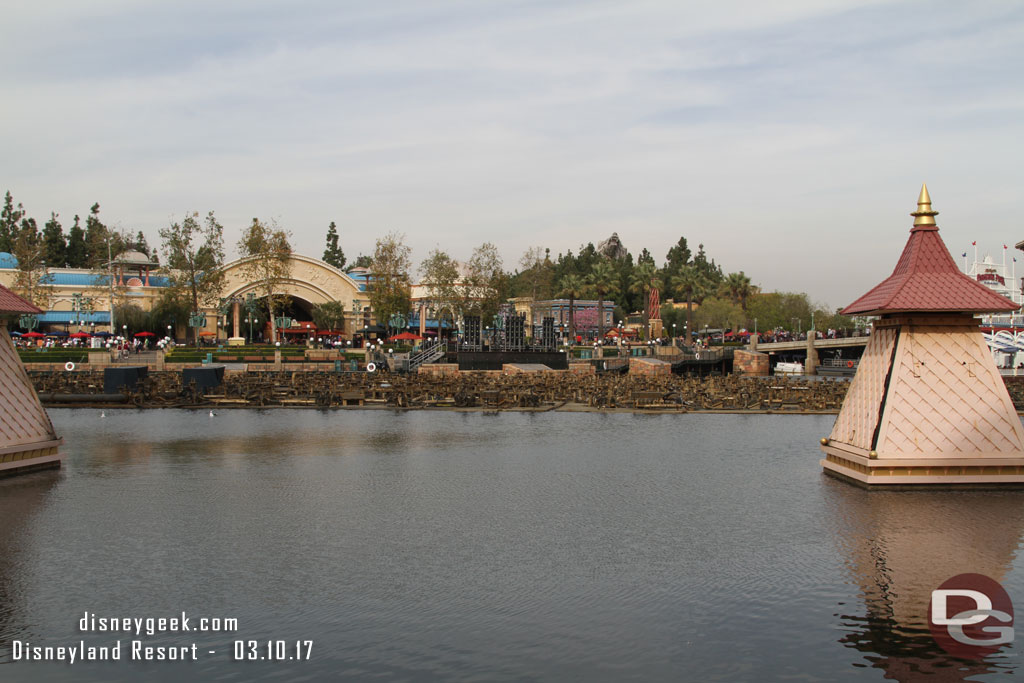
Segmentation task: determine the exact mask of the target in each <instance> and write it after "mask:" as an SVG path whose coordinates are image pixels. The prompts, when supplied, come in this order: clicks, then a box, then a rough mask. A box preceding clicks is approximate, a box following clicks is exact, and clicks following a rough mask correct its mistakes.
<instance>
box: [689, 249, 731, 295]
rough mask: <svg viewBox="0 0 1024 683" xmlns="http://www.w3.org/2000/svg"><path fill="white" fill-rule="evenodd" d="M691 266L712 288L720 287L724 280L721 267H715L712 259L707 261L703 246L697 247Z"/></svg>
mask: <svg viewBox="0 0 1024 683" xmlns="http://www.w3.org/2000/svg"><path fill="white" fill-rule="evenodd" d="M693 266H694V267H695V268H696V269H697V271H698V272H700V273H701V275H703V276H704V278H705V279H706V280H707V281H708V282H710V283H711V284H712V285H713V286H718V285H720V284H721V283H722V280H724V279H725V275H723V274H722V267H721V266H718V265H715V261H714V259H712V260H711V261H708V257H707V254H705V253H704V245H703V244H698V245H697V255H696V256H694V257H693Z"/></svg>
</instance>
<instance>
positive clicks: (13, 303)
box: [0, 285, 43, 315]
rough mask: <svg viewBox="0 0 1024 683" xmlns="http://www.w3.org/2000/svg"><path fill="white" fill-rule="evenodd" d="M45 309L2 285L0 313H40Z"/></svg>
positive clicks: (0, 288) (0, 290)
mask: <svg viewBox="0 0 1024 683" xmlns="http://www.w3.org/2000/svg"><path fill="white" fill-rule="evenodd" d="M42 312H43V309H41V308H37V307H35V306H33V305H32V304H31V303H29V302H28V301H25V300H24V299H22V298H21V297H20V296H18V295H17V294H15V293H14V292H12V291H11V290H9V289H7V288H6V287H4V286H3V285H0V315H3V314H5V313H30V314H34V315H38V314H40V313H42Z"/></svg>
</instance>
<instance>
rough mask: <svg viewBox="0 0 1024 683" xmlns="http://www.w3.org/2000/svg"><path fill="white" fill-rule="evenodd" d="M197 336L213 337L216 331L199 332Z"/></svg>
mask: <svg viewBox="0 0 1024 683" xmlns="http://www.w3.org/2000/svg"><path fill="white" fill-rule="evenodd" d="M199 336H200V337H215V336H217V333H216V332H200V333H199Z"/></svg>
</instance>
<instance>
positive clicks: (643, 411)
mask: <svg viewBox="0 0 1024 683" xmlns="http://www.w3.org/2000/svg"><path fill="white" fill-rule="evenodd" d="M43 406H44V407H46V408H47V409H48V410H49V409H51V408H61V409H71V410H74V409H88V410H146V411H148V410H189V411H195V412H200V411H204V410H205V411H220V410H311V409H312V410H323V411H331V412H334V411H349V410H374V411H380V410H389V411H394V412H414V411H437V412H450V413H487V414H493V413H603V414H608V415H611V414H622V415H626V414H632V415H838V414H839V411H838V410H835V409H826V410H812V409H800V410H777V409H770V408H769V409H764V410H754V409H749V410H748V409H741V408H723V409H720V410H713V409H704V408H695V409H692V410H689V409H685V408H684V409H679V408H668V407H666V408H627V407H622V408H602V407H599V406H588V405H585V404H582V403H567V404H564V405H559V406H539V407H536V408H529V407H526V408H523V407H508V408H493V407H485V406H408V407H402V406H391V405H362V406H335V405H332V406H318V405H313V404H303V403H296V404H290V405H264V406H258V405H238V404H216V403H214V404H203V405H193V406H145V405H142V406H138V405H134V404H130V403H128V404H126V403H92V404H83V403H59V402H52V403H51V402H45V403H43ZM1020 414H1021V415H1024V411H1020Z"/></svg>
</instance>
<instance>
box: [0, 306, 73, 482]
mask: <svg viewBox="0 0 1024 683" xmlns="http://www.w3.org/2000/svg"><path fill="white" fill-rule="evenodd" d="M61 443H62V440H61V439H60V438H58V437H57V435H56V434H55V433H54V429H53V424H52V423H51V422H50V416H49V415H47V414H46V410H45V409H44V408H43V405H42V404H41V403H40V402H39V397H38V396H37V395H36V390H35V388H34V387H33V386H32V382H31V380H30V379H29V377H28V374H27V373H26V372H25V366H24V365H22V363H21V359H20V358H18V352H17V350H16V349H15V348H14V344H13V343H12V342H11V337H10V335H8V334H7V324H6V322H5V321H3V320H0V476H2V475H6V474H10V473H11V472H13V471H18V470H22V471H24V470H29V469H40V468H44V467H59V466H60V461H61V459H62V458H63V456H62V455H61V454H60V452H59V450H58V448H59V446H60V444H61Z"/></svg>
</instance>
